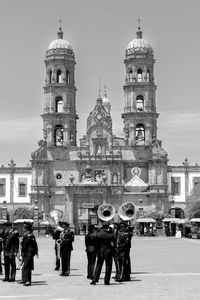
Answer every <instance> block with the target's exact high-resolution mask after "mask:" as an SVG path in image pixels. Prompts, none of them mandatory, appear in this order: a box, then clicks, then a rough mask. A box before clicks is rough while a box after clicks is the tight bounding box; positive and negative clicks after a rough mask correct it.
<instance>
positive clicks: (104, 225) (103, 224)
mask: <svg viewBox="0 0 200 300" xmlns="http://www.w3.org/2000/svg"><path fill="white" fill-rule="evenodd" d="M109 225H110V223H109V222H107V221H104V222H103V223H102V226H103V227H106V228H107V227H109Z"/></svg>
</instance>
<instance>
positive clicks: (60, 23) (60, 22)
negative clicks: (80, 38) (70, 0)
mask: <svg viewBox="0 0 200 300" xmlns="http://www.w3.org/2000/svg"><path fill="white" fill-rule="evenodd" d="M59 25H60V26H59V29H60V30H62V19H61V18H60V19H59Z"/></svg>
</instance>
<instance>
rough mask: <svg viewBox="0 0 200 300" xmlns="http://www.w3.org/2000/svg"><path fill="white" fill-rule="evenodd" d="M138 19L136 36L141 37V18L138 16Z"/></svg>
mask: <svg viewBox="0 0 200 300" xmlns="http://www.w3.org/2000/svg"><path fill="white" fill-rule="evenodd" d="M137 21H138V31H137V38H138V39H142V30H141V27H140V26H141V19H140V17H139V18H138V19H137Z"/></svg>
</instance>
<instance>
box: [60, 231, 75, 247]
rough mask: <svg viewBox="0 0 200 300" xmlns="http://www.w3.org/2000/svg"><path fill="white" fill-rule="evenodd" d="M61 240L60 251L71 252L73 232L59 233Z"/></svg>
mask: <svg viewBox="0 0 200 300" xmlns="http://www.w3.org/2000/svg"><path fill="white" fill-rule="evenodd" d="M60 238H61V245H60V251H61V252H62V251H65V250H66V251H67V250H68V251H69V250H73V246H72V243H73V241H74V232H73V231H71V230H69V229H68V230H67V231H64V232H62V233H61V235H60Z"/></svg>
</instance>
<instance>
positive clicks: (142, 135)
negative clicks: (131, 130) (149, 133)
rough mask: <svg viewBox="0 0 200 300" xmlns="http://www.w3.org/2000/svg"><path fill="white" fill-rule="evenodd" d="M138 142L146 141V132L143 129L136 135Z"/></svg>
mask: <svg viewBox="0 0 200 300" xmlns="http://www.w3.org/2000/svg"><path fill="white" fill-rule="evenodd" d="M136 140H137V141H144V131H143V130H142V129H139V130H138V132H137V135H136Z"/></svg>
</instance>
